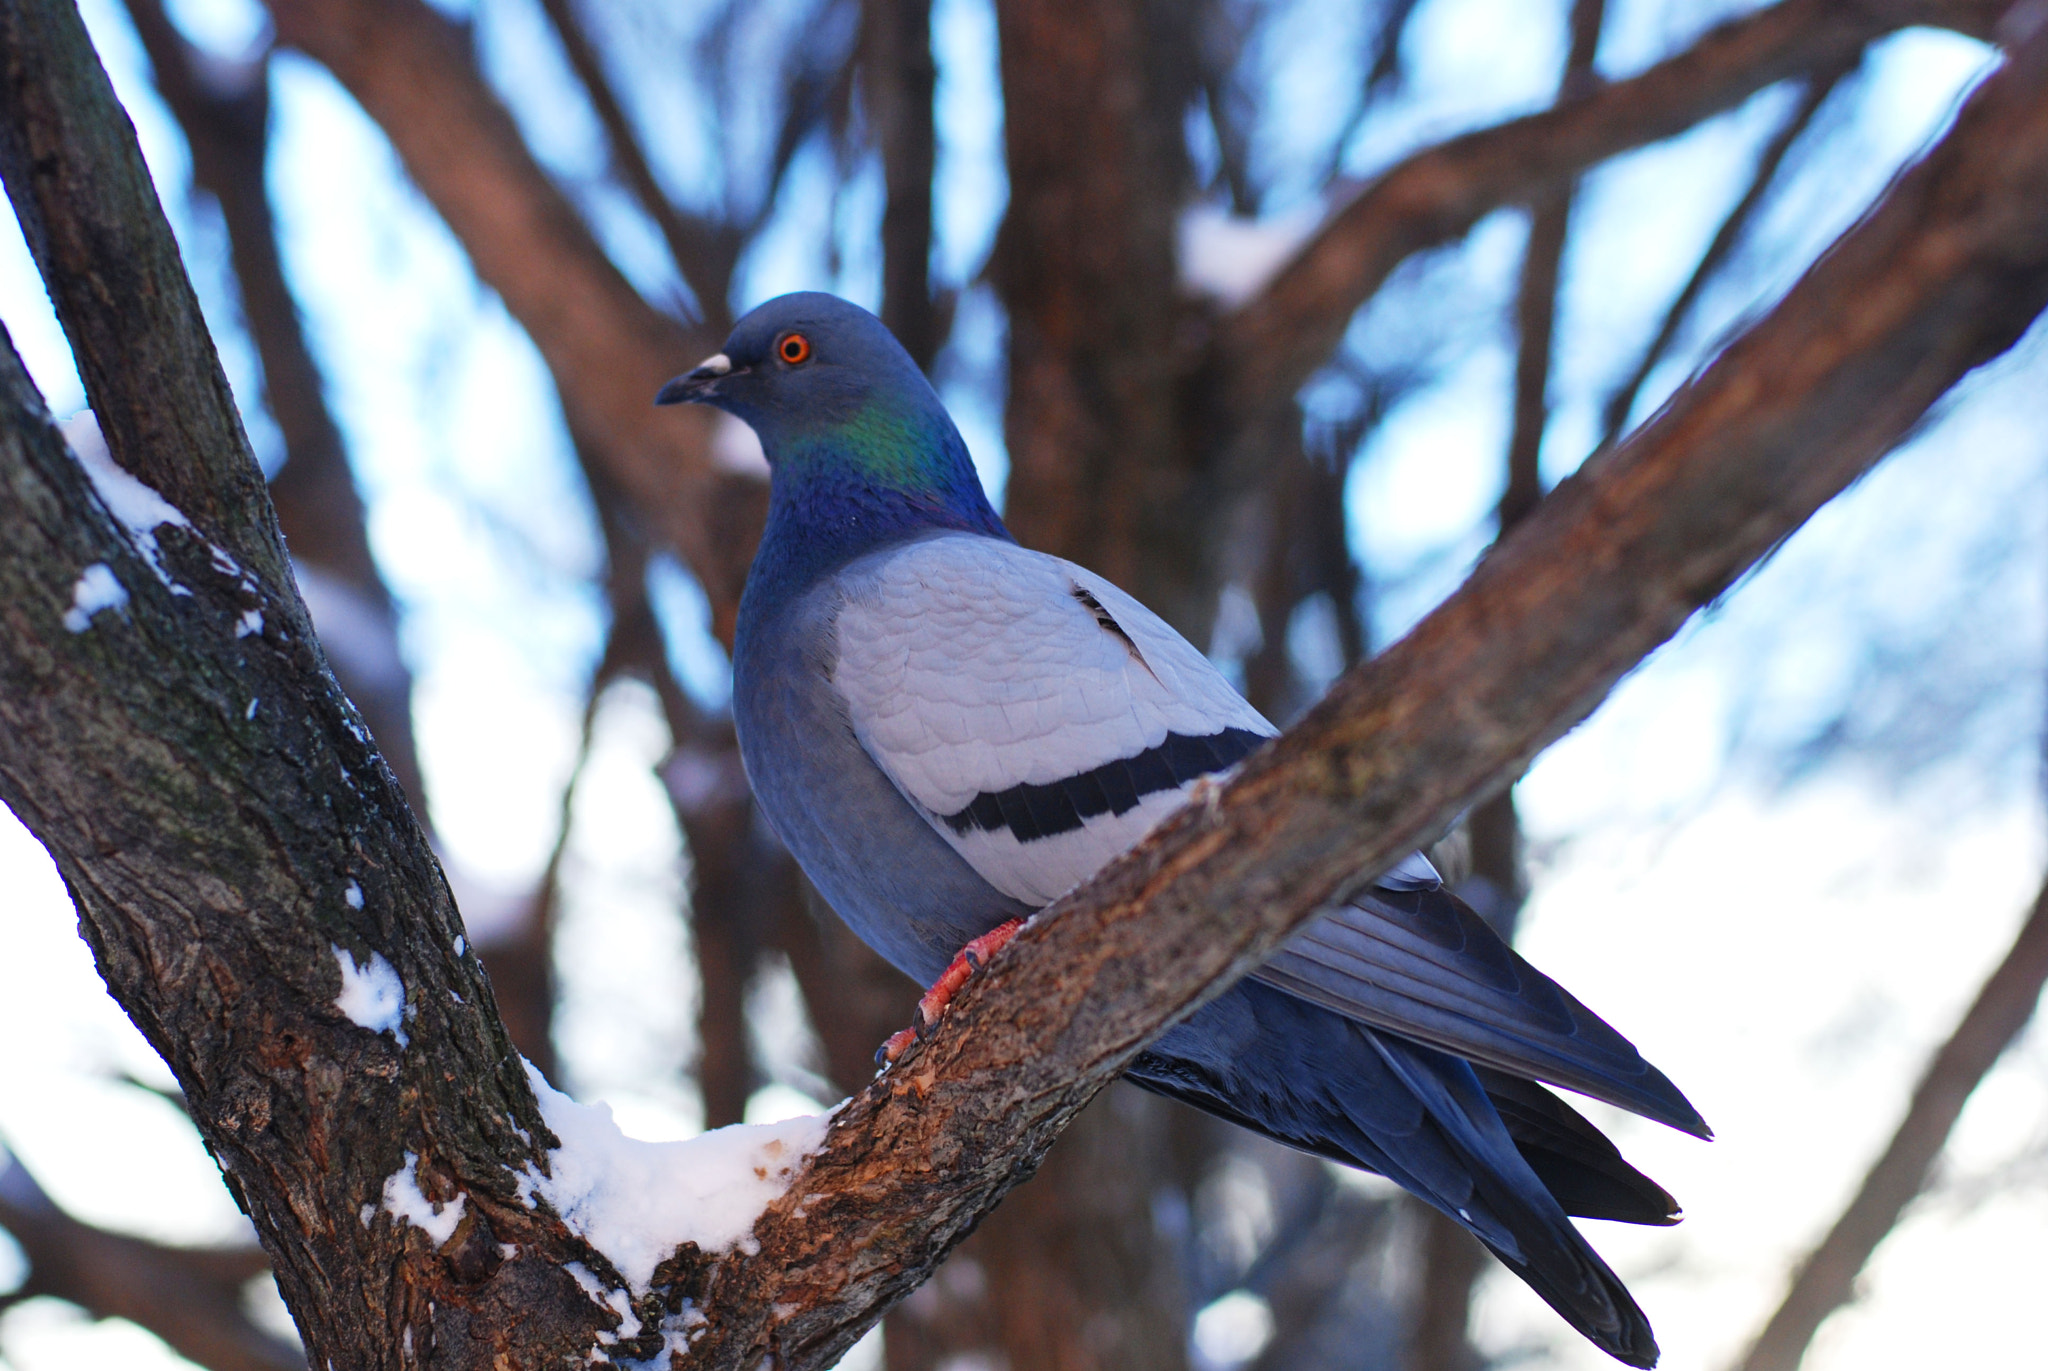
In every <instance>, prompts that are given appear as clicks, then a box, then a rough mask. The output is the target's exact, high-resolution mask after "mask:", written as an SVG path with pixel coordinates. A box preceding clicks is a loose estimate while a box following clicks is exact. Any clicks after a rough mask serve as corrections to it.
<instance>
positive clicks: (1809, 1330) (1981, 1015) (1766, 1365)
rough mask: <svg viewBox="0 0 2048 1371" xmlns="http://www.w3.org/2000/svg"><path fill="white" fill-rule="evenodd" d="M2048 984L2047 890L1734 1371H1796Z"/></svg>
mask: <svg viewBox="0 0 2048 1371" xmlns="http://www.w3.org/2000/svg"><path fill="white" fill-rule="evenodd" d="M2044 984H2048V885H2044V886H2042V888H2041V893H2040V894H2039V895H2037V896H2035V897H2034V907H2033V910H2032V912H2030V913H2029V914H2028V915H2027V918H2026V922H2024V923H2022V924H2021V925H2020V931H2019V936H2018V937H2016V938H2014V939H2013V944H2012V947H2011V949H2010V950H2009V951H2007V952H2006V954H2005V959H2004V960H2003V961H2001V962H2000V963H1999V964H1998V967H1997V969H1996V970H1994V971H1993V972H1992V973H1991V976H1990V978H1989V979H1987V980H1986V981H1985V982H1984V987H1983V989H1981V990H1979V991H1978V992H1977V999H1976V1002H1975V1003H1973V1004H1972V1005H1971V1006H1970V1008H1969V1011H1968V1012H1967V1013H1965V1014H1964V1015H1963V1018H1962V1022H1960V1023H1958V1024H1957V1025H1956V1029H1955V1032H1954V1033H1951V1034H1950V1035H1949V1039H1948V1041H1947V1042H1945V1043H1943V1044H1942V1045H1941V1050H1940V1051H1939V1052H1937V1053H1935V1054H1934V1060H1932V1061H1930V1062H1929V1063H1928V1064H1927V1071H1926V1074H1924V1075H1922V1076H1921V1077H1920V1083H1919V1085H1918V1086H1916V1087H1915V1088H1914V1090H1913V1102H1912V1104H1911V1105H1909V1106H1908V1107H1907V1109H1906V1117H1905V1118H1904V1119H1902V1120H1901V1121H1900V1123H1899V1129H1898V1132H1896V1133H1894V1134H1893V1135H1892V1140H1891V1142H1890V1143H1889V1144H1888V1145H1887V1146H1886V1147H1885V1150H1884V1155H1882V1156H1880V1157H1879V1158H1878V1159H1877V1160H1876V1161H1875V1162H1874V1163H1872V1165H1871V1168H1870V1171H1869V1173H1868V1174H1867V1175H1865V1176H1864V1178H1863V1185H1862V1188H1861V1189H1859V1190H1858V1191H1857V1192H1856V1197H1855V1198H1854V1199H1852V1200H1850V1201H1849V1205H1848V1207H1847V1208H1846V1209H1844V1210H1843V1211H1842V1216H1841V1217H1840V1218H1838V1219H1836V1220H1835V1226H1834V1227H1833V1228H1832V1229H1830V1230H1829V1231H1828V1235H1827V1237H1825V1238H1823V1239H1822V1240H1821V1243H1820V1246H1818V1247H1816V1248H1814V1249H1813V1251H1812V1252H1811V1253H1809V1254H1808V1255H1807V1258H1806V1260H1805V1261H1804V1262H1802V1263H1800V1266H1799V1271H1798V1273H1797V1274H1796V1275H1795V1276H1794V1277H1793V1279H1792V1287H1791V1289H1789V1290H1787V1291H1786V1292H1785V1298H1784V1301H1783V1302H1782V1303H1781V1304H1779V1306H1778V1308H1777V1312H1776V1313H1774V1314H1772V1315H1771V1317H1770V1321H1769V1322H1768V1323H1766V1324H1765V1325H1764V1329H1763V1332H1762V1333H1760V1334H1758V1335H1757V1340H1756V1343H1755V1345H1754V1346H1752V1347H1751V1348H1750V1349H1749V1352H1748V1354H1747V1355H1746V1356H1744V1357H1743V1359H1742V1361H1741V1363H1740V1365H1739V1371H1798V1366H1799V1362H1800V1360H1801V1359H1802V1358H1803V1357H1804V1356H1805V1355H1806V1349H1807V1346H1808V1345H1809V1344H1810V1343H1811V1342H1812V1341H1813V1335H1814V1334H1815V1333H1817V1332H1819V1331H1820V1326H1821V1324H1822V1323H1824V1322H1825V1321H1826V1320H1827V1317H1828V1315H1830V1314H1832V1313H1834V1312H1835V1311H1836V1310H1837V1309H1840V1308H1841V1307H1842V1306H1843V1305H1845V1304H1847V1303H1849V1301H1850V1299H1851V1298H1852V1296H1853V1294H1854V1290H1855V1284H1856V1277H1857V1275H1858V1273H1860V1272H1861V1271H1862V1270H1863V1267H1864V1265H1865V1264H1866V1263H1867V1262H1869V1260H1870V1255H1871V1253H1873V1252H1875V1251H1876V1250H1877V1245H1878V1244H1879V1243H1881V1242H1883V1241H1884V1239H1885V1236H1886V1235H1887V1234H1889V1233H1890V1232H1891V1231H1892V1229H1893V1228H1894V1227H1895V1226H1896V1225H1897V1224H1898V1222H1899V1217H1900V1216H1901V1215H1902V1214H1904V1213H1905V1211H1906V1206H1907V1205H1909V1204H1911V1203H1912V1202H1913V1199H1914V1197H1915V1196H1917V1195H1918V1194H1919V1193H1920V1191H1921V1189H1922V1188H1923V1187H1924V1186H1925V1185H1926V1184H1927V1174H1928V1171H1929V1170H1930V1169H1931V1168H1932V1167H1933V1165H1934V1160H1935V1158H1936V1157H1938V1156H1940V1155H1941V1149H1942V1146H1943V1145H1944V1144H1945V1143H1947V1141H1948V1135H1949V1130H1950V1129H1952V1128H1954V1127H1955V1123H1956V1119H1957V1118H1958V1117H1959V1116H1960V1115H1961V1114H1962V1112H1963V1105H1964V1103H1965V1102H1967V1101H1968V1100H1969V1098H1970V1092H1972V1091H1974V1090H1975V1089H1976V1088H1977V1083H1978V1082H1979V1081H1981V1080H1983V1079H1984V1077H1985V1075H1986V1074H1988V1073H1989V1072H1990V1070H1991V1068H1992V1066H1993V1065H1994V1064H1995V1063H1996V1062H1997V1061H1998V1058H1999V1056H2000V1055H2001V1054H2003V1053H2004V1051H2005V1049H2006V1048H2007V1047H2009V1046H2011V1044H2012V1042H2013V1040H2014V1039H2015V1038H2017V1037H2019V1035H2020V1030H2021V1029H2023V1028H2025V1027H2026V1026H2027V1020H2028V1019H2030V1018H2032V1017H2033V1014H2034V1006H2035V1003H2036V1001H2038V1000H2039V999H2040V998H2041V987H2042V986H2043V985H2044Z"/></svg>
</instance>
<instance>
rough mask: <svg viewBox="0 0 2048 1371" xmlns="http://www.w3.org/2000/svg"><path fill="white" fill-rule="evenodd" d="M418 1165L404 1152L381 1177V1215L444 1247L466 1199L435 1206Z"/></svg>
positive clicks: (414, 1155) (416, 1157) (414, 1157)
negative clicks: (396, 1165)
mask: <svg viewBox="0 0 2048 1371" xmlns="http://www.w3.org/2000/svg"><path fill="white" fill-rule="evenodd" d="M378 960H379V961H382V960H383V959H382V958H381V957H380V958H378ZM419 1166H420V1158H419V1154H418V1153H416V1152H408V1153H406V1154H405V1165H404V1166H403V1167H402V1168H400V1169H399V1170H397V1171H394V1172H392V1173H391V1174H390V1175H388V1176H386V1177H385V1178H384V1212H385V1213H387V1214H389V1215H390V1216H391V1217H392V1218H394V1219H404V1220H405V1221H406V1222H407V1223H409V1224H411V1225H412V1226H413V1227H414V1228H417V1229H419V1230H420V1231H421V1232H422V1233H425V1234H426V1235H427V1236H428V1237H430V1238H432V1239H433V1240H434V1246H436V1247H444V1246H446V1245H447V1242H448V1240H449V1239H450V1238H452V1237H454V1236H455V1226H456V1225H457V1224H459V1223H461V1222H462V1211H463V1209H464V1208H465V1207H467V1206H468V1204H469V1196H467V1195H457V1196H456V1197H455V1198H454V1199H452V1200H450V1201H448V1202H447V1203H446V1204H435V1203H434V1202H433V1201H432V1200H430V1199H428V1198H427V1196H426V1192H425V1191H423V1190H421V1189H420V1176H419Z"/></svg>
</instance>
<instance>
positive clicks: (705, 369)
mask: <svg viewBox="0 0 2048 1371" xmlns="http://www.w3.org/2000/svg"><path fill="white" fill-rule="evenodd" d="M741 370H743V371H744V370H745V368H744V367H743V368H741ZM732 374H733V370H732V358H730V357H728V356H726V355H725V354H724V353H722V352H721V353H719V354H718V355H717V356H715V357H706V358H705V359H704V360H703V361H702V362H699V363H698V364H697V367H696V369H695V370H693V371H690V372H687V373H685V374H684V375H681V376H678V377H676V379H675V380H673V381H670V382H669V383H668V384H667V385H665V386H663V387H662V388H661V390H660V391H659V392H658V393H657V394H656V395H655V397H654V403H655V404H657V405H686V404H702V403H703V402H704V401H706V400H709V399H710V398H711V397H712V396H713V395H715V394H717V392H716V391H715V390H713V389H712V387H713V386H714V385H716V384H717V383H718V382H719V381H721V380H724V379H725V378H726V377H728V376H730V375H732Z"/></svg>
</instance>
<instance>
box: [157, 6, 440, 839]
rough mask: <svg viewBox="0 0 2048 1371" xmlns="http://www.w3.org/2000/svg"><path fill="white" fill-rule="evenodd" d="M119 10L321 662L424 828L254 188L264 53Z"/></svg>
mask: <svg viewBox="0 0 2048 1371" xmlns="http://www.w3.org/2000/svg"><path fill="white" fill-rule="evenodd" d="M127 7H128V15H129V18H130V19H131V20H132V21H133V22H134V24H135V31H136V33H137V35H138V36H139V37H140V38H141V39H142V45H143V47H144V49H145V50H146V51H147V52H148V53H149V62H150V67H151V69H152V70H153V71H154V73H155V77H156V88H157V93H158V94H160V95H161V96H162V97H163V100H164V104H165V105H167V106H168V107H169V108H170V111H171V115H172V117H173V118H175V119H176V120H177V121H178V127H179V128H180V129H181V130H182V131H183V132H184V134H185V143H186V146H187V147H188V148H189V149H190V150H191V154H192V183H193V186H194V187H195V188H196V189H198V190H200V191H203V192H205V193H206V194H209V195H211V196H213V198H214V201H215V202H216V203H217V204H218V205H219V206H220V212H221V222H222V224H223V225H224V226H225V227H226V229H227V234H228V249H229V255H230V259H231V262H232V265H233V267H234V273H235V285H236V289H237V292H238V294H239V296H240V303H241V307H242V322H243V324H244V326H245V327H246V328H247V329H248V331H249V339H250V341H251V342H252V343H254V344H255V346H256V355H257V357H258V358H259V359H260V360H261V362H262V364H263V399H264V404H265V406H266V407H267V408H268V409H269V411H270V416H271V418H272V419H273V420H275V421H276V423H277V427H278V432H279V433H280V435H281V436H282V437H283V439H284V448H285V461H284V465H283V467H281V468H280V469H279V470H278V473H277V475H276V476H274V477H272V478H271V482H270V500H271V503H272V504H273V505H274V506H275V507H276V509H277V522H278V528H279V530H280V531H281V532H282V533H283V534H284V537H285V542H286V546H287V547H288V548H289V549H290V551H291V554H292V557H293V559H294V560H295V562H296V563H297V564H298V565H299V566H300V567H302V568H305V567H310V568H311V576H312V577H313V578H324V580H320V581H317V582H316V584H315V585H314V587H313V591H312V593H313V594H314V608H315V612H316V613H317V612H319V611H320V609H321V608H322V605H323V597H325V600H326V601H327V602H336V603H332V605H331V607H332V608H334V609H339V610H340V611H341V612H343V613H345V614H346V615H347V616H348V618H349V620H350V623H349V624H348V625H347V627H348V629H349V630H350V631H349V632H348V634H347V635H346V636H341V637H338V638H337V639H336V640H335V641H331V642H330V644H329V646H330V647H334V648H335V650H334V652H333V654H332V656H331V657H330V659H329V662H330V665H331V666H332V667H333V668H334V674H335V678H336V679H337V680H339V681H340V682H341V685H342V689H343V690H345V691H347V692H348V697H349V699H350V700H352V701H354V703H355V706H356V708H357V709H358V710H360V711H361V712H362V715H363V722H364V723H365V724H366V725H367V726H368V728H369V730H370V736H371V737H372V738H374V739H376V740H377V746H378V748H379V750H380V751H382V752H383V754H384V759H385V761H386V762H388V763H389V764H390V766H391V770H392V772H393V774H394V775H396V776H397V777H398V783H399V786H400V787H401V788H402V789H403V790H404V791H405V795H406V799H407V800H408V801H410V802H411V804H412V807H413V812H414V813H416V814H418V815H419V816H420V822H421V823H422V824H425V825H427V826H428V827H429V828H431V826H432V822H431V819H430V817H429V814H428V810H427V796H426V785H425V782H424V781H423V780H422V779H421V776H420V768H419V757H418V754H417V753H416V751H415V749H414V747H413V736H412V673H411V672H410V671H408V670H407V669H406V665H405V659H404V657H402V656H401V655H400V653H399V646H398V616H397V611H396V607H395V606H394V605H393V604H392V601H391V594H390V591H389V590H388V589H387V588H386V587H385V585H384V578H383V576H382V575H381V574H380V573H379V572H378V570H377V564H376V561H375V560H374V559H373V558H372V557H371V555H370V538H369V531H368V528H367V525H366V523H365V521H364V515H363V502H362V498H361V496H359V495H358V494H357V492H356V485H355V477H354V475H353V473H352V472H351V471H350V470H349V464H348V453H347V449H346V447H345V446H344V444H343V442H342V437H341V430H340V428H339V427H338V426H337V425H336V424H335V422H334V416H333V414H332V413H330V412H329V410H328V408H327V398H326V385H325V382H324V381H323V380H322V378H321V376H320V369H319V367H318V365H317V364H316V363H315V362H314V360H313V352H312V349H311V348H310V347H308V346H307V344H306V334H305V330H304V329H303V328H302V327H301V326H300V324H299V311H298V302H297V301H296V300H295V299H293V297H292V292H291V286H290V284H289V283H288V282H287V281H286V279H285V273H284V263H283V261H282V259H281V258H280V257H279V255H278V248H277V226H276V221H275V219H274V218H273V217H272V215H271V212H270V195H269V190H268V186H267V184H266V182H265V178H264V168H265V163H266V161H267V160H268V157H269V153H270V68H269V60H268V57H267V55H262V56H258V57H256V58H255V59H253V60H250V61H247V62H240V63H231V62H226V61H222V60H220V59H218V58H212V57H207V56H204V55H202V54H201V53H199V52H198V51H197V50H196V49H194V48H193V47H192V46H191V44H189V43H187V42H186V41H185V40H184V38H183V37H181V36H180V35H179V33H178V31H177V30H176V29H175V28H174V27H173V26H172V24H171V21H170V19H169V17H168V16H167V15H166V14H165V13H164V10H163V6H162V5H161V4H160V3H158V0H128V6H127ZM343 600H345V601H346V602H347V603H345V604H341V603H338V602H339V601H343ZM331 632H332V631H331V630H330V633H331ZM337 644H338V645H337Z"/></svg>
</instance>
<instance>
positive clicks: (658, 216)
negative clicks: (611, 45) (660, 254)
mask: <svg viewBox="0 0 2048 1371" xmlns="http://www.w3.org/2000/svg"><path fill="white" fill-rule="evenodd" d="M541 8H542V9H543V10H544V11H546V12H547V16H548V22H549V23H550V24H552V25H553V26H554V30H555V37H556V38H557V39H558V40H559V41H560V42H561V44H562V52H563V55H564V56H566V57H567V58H568V59H569V68H570V70H572V71H574V72H575V73H576V79H577V80H578V81H579V82H581V83H582V86H583V95H584V98H585V99H587V100H589V101H590V108H591V109H592V111H593V112H595V113H596V115H597V121H598V123H599V124H601V125H603V126H604V134H605V140H606V141H607V143H608V144H609V145H610V147H611V154H612V163H613V165H614V166H615V167H616V168H617V169H618V173H619V176H620V179H622V180H623V181H624V182H625V183H626V189H627V190H629V191H631V192H632V193H633V199H634V200H635V201H636V202H637V203H638V204H639V206H640V210H641V212H642V213H644V214H645V215H646V216H647V217H648V218H650V219H652V220H653V221H654V226H655V227H656V228H657V229H659V230H660V231H661V238H662V241H663V242H664V243H666V244H668V253H669V258H670V260H672V261H673V262H674V263H675V264H676V270H677V271H679V272H681V273H682V277H683V279H684V280H685V281H687V282H689V285H690V291H691V293H692V294H694V295H695V296H696V297H697V307H698V308H699V309H700V310H701V311H702V312H703V316H704V327H705V328H706V329H707V330H708V331H709V332H712V333H716V334H721V335H722V334H724V333H725V332H726V330H727V329H729V328H731V327H732V306H731V304H730V302H729V301H728V300H727V298H726V297H727V296H728V295H729V294H730V293H731V290H732V271H733V267H734V265H735V264H736V263H737V262H738V260H739V246H740V244H739V237H738V235H737V234H734V233H732V232H730V231H727V230H725V229H722V228H721V227H719V226H718V225H715V224H712V223H709V222H707V221H706V220H704V219H701V218H699V217H698V216H696V215H694V214H687V213H685V212H684V211H682V210H681V209H678V208H677V207H676V204H675V202H674V201H673V200H671V199H669V197H668V193H667V192H666V191H664V190H662V188H661V182H660V181H658V180H657V179H655V175H654V166H653V164H652V163H651V162H649V161H648V159H647V150H646V149H645V148H644V147H642V146H641V144H640V135H639V133H638V132H636V131H635V130H634V128H633V121H632V120H631V119H629V118H628V117H627V116H626V110H625V107H624V106H623V105H621V104H620V103H619V97H618V94H617V92H615V91H614V90H613V89H612V84H611V79H610V78H609V77H607V76H606V75H605V70H604V59H603V58H602V57H601V56H600V55H599V53H598V51H597V48H596V47H595V45H593V44H592V43H591V41H590V35H589V34H588V33H587V32H585V30H584V27H583V21H582V19H581V17H580V16H579V15H578V14H577V12H576V6H575V0H541Z"/></svg>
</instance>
